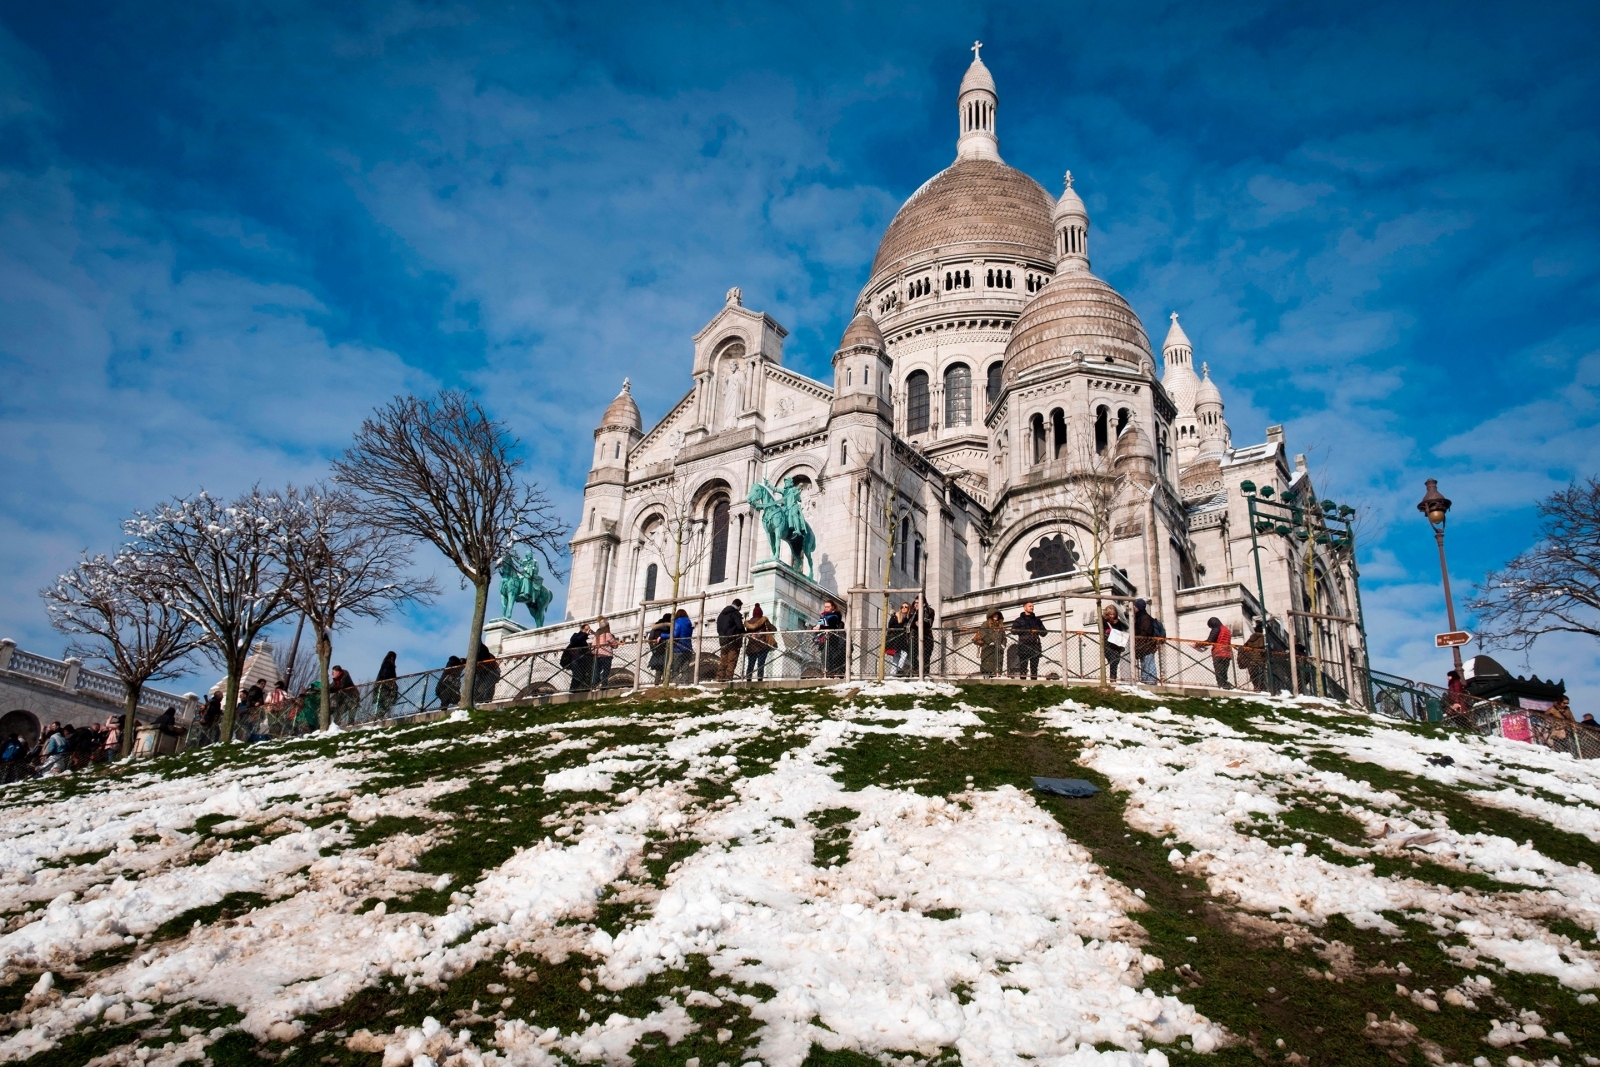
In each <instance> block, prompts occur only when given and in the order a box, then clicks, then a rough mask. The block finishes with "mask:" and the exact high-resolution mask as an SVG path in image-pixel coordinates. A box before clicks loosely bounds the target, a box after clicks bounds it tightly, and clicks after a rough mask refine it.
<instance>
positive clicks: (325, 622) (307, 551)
mask: <svg viewBox="0 0 1600 1067" xmlns="http://www.w3.org/2000/svg"><path fill="white" fill-rule="evenodd" d="M268 501H269V507H270V508H271V509H272V510H273V512H274V514H273V520H274V523H273V524H274V526H275V527H276V528H277V531H278V533H277V536H276V538H275V542H274V543H275V548H276V552H277V555H278V562H279V564H280V566H282V567H283V570H284V574H285V576H286V578H287V582H288V587H287V591H286V592H285V594H284V595H285V597H286V598H287V599H288V600H289V601H290V602H291V603H292V604H293V605H294V607H295V608H297V609H298V610H299V611H300V612H301V613H302V614H303V615H304V616H305V617H306V619H307V620H308V621H309V622H310V623H311V626H312V630H313V632H314V633H315V635H316V642H317V666H318V675H319V677H320V679H321V704H322V707H321V714H320V728H321V729H323V730H326V729H327V728H328V723H329V721H330V718H331V710H332V707H331V700H332V694H331V692H330V690H329V684H328V666H329V661H330V660H331V658H332V656H333V634H334V633H335V632H336V631H338V630H340V629H343V628H345V627H347V626H349V625H350V623H351V622H352V621H353V620H354V619H357V618H365V619H372V620H374V621H376V620H381V619H384V618H386V617H387V616H388V615H389V614H391V613H392V612H393V611H394V610H395V608H397V607H398V606H399V605H401V604H404V603H407V602H410V601H415V600H420V599H424V598H427V597H429V596H432V595H434V594H435V593H437V592H438V587H437V586H436V585H435V583H434V582H433V580H432V579H431V578H418V577H415V576H413V575H411V574H409V573H407V572H408V571H409V569H410V565H411V549H410V539H409V538H404V537H401V536H399V535H397V534H395V533H394V532H393V531H391V530H388V529H385V528H383V527H379V526H374V525H372V524H371V523H369V522H368V521H366V518H365V517H364V516H363V514H362V510H361V502H360V500H359V499H358V498H357V497H356V495H355V494H354V493H352V492H351V491H350V490H348V489H343V488H333V489H328V488H325V487H321V486H312V487H310V488H306V489H298V488H296V487H294V486H290V487H289V488H288V489H287V490H286V491H285V492H284V493H283V494H282V495H281V496H277V497H270V498H268Z"/></svg>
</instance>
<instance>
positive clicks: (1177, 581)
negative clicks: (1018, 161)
mask: <svg viewBox="0 0 1600 1067" xmlns="http://www.w3.org/2000/svg"><path fill="white" fill-rule="evenodd" d="M998 116H999V93H998V92H997V90H996V87H995V82H994V79H993V77H992V76H991V74H990V72H989V70H988V68H987V67H986V66H985V65H984V63H983V61H982V59H981V55H980V54H979V53H978V51H977V49H976V48H975V49H974V59H973V62H972V65H971V66H970V67H969V68H968V69H967V71H966V75H965V76H964V77H963V78H962V80H961V86H960V89H959V91H958V93H957V98H956V119H957V124H958V127H957V128H958V136H957V140H956V152H955V160H954V162H952V163H951V164H950V165H949V166H948V167H946V168H945V169H944V170H942V171H940V172H939V173H937V174H935V175H934V176H933V177H931V178H930V179H928V181H927V182H926V183H924V184H923V186H922V187H921V188H919V189H918V190H917V191H916V192H915V193H913V194H912V195H911V197H910V198H909V199H908V200H906V202H905V204H904V205H903V206H902V207H901V208H900V210H899V212H898V213H897V214H896V215H895V217H894V220H893V221H892V222H891V223H890V224H889V227H888V230H887V231H886V232H885V233H884V235H883V240H882V242H881V243H880V244H879V246H878V250H877V255H876V256H875V257H874V259H873V262H872V269H871V273H870V277H869V278H868V281H867V284H866V287H865V288H864V289H863V290H862V291H861V293H860V295H859V296H858V297H857V298H856V301H855V315H854V317H853V318H852V319H851V321H850V323H849V325H848V326H847V327H846V329H845V331H844V335H843V337H841V338H840V340H839V344H838V349H837V351H836V353H835V354H834V357H833V377H832V381H818V380H815V379H812V378H809V377H807V376H806V375H803V374H800V373H798V372H796V371H794V370H792V369H790V368H789V367H786V366H785V365H784V353H783V344H784V337H785V334H786V330H785V329H784V327H783V325H782V324H780V323H779V322H777V321H776V320H774V319H773V318H772V317H771V316H769V315H766V314H763V313H762V312H760V311H758V310H755V309H753V308H749V307H746V306H745V305H744V302H743V298H742V294H741V292H740V290H739V289H737V288H735V289H730V290H729V291H728V293H727V296H726V299H725V302H724V305H723V307H722V309H721V310H720V311H719V312H718V313H717V314H716V315H715V316H714V317H713V318H712V319H711V321H710V322H708V323H706V325H705V326H704V328H702V329H701V330H700V332H699V333H698V334H696V335H695V336H694V339H693V362H692V364H691V365H690V367H689V368H688V369H689V371H690V381H689V383H688V389H687V392H686V393H685V394H684V395H683V398H682V399H681V400H679V401H678V402H677V404H675V405H674V406H673V407H672V409H671V410H670V411H668V412H667V413H666V414H665V415H664V416H663V417H662V418H661V419H660V420H658V421H656V422H655V423H654V424H653V425H650V426H648V427H647V426H646V425H645V422H644V420H643V418H642V417H641V415H640V411H639V408H638V405H637V404H636V403H635V402H634V399H633V397H632V395H631V393H630V389H629V385H628V383H627V382H624V383H623V386H622V391H621V393H620V394H619V395H618V396H617V397H616V399H615V400H614V401H612V403H611V404H610V406H609V407H607V408H606V410H605V412H604V414H603V415H601V417H600V420H599V425H598V427H597V428H596V429H595V431H594V460H593V466H592V468H591V470H590V472H589V477H588V482H587V484H586V487H585V491H584V503H583V512H582V514H581V516H578V517H576V522H575V523H574V526H575V532H574V535H573V538H572V541H571V551H572V559H571V578H570V582H569V585H568V592H567V605H566V620H567V621H566V622H565V623H564V624H562V625H559V626H552V627H546V628H543V629H538V630H525V629H521V628H519V627H518V626H516V625H514V624H509V623H504V622H497V623H491V624H490V630H489V632H488V636H489V637H490V638H491V641H492V643H491V647H494V648H496V649H498V650H502V651H503V652H505V653H515V652H519V651H532V650H536V649H543V648H547V647H557V646H559V645H560V644H561V643H562V640H563V639H564V634H565V633H567V632H570V631H571V629H572V628H573V626H574V625H576V624H577V623H578V622H581V621H586V620H594V619H596V618H598V617H601V616H605V617H607V618H608V619H609V620H610V621H611V622H612V625H613V627H614V628H615V629H616V630H617V631H618V632H621V633H631V632H633V631H634V629H635V628H638V627H640V626H641V624H642V621H643V615H642V614H641V604H644V603H649V604H651V605H652V608H651V611H650V612H649V614H650V621H654V616H655V612H656V610H658V609H657V607H656V605H658V604H659V603H660V602H663V601H671V600H674V599H683V600H687V599H690V598H699V597H700V596H701V595H702V594H705V595H706V597H707V599H708V601H709V602H710V603H711V604H712V605H713V613H714V610H715V608H717V607H720V606H721V605H722V604H724V603H726V602H728V601H730V600H732V599H734V598H739V599H741V600H742V601H743V602H744V604H745V605H746V607H747V609H748V606H749V605H751V604H752V603H757V602H759V603H762V604H764V606H765V611H766V613H767V614H768V615H769V616H771V617H772V618H773V620H774V622H775V623H776V624H777V625H778V627H779V628H780V629H800V628H805V627H807V626H809V625H811V624H812V623H813V622H814V621H815V620H816V618H817V614H818V612H819V610H820V605H821V601H822V599H823V598H828V599H832V600H834V601H835V602H837V603H838V605H839V606H840V608H841V609H843V610H844V611H845V613H846V615H847V617H849V618H850V620H851V621H850V625H851V626H853V627H854V626H861V627H874V626H878V625H881V621H882V619H881V612H882V606H881V605H882V602H883V597H882V595H881V594H882V591H883V590H885V589H892V590H896V591H899V592H897V593H896V594H894V596H895V599H897V600H898V599H909V598H910V597H911V596H914V595H917V594H918V593H924V594H925V596H926V602H927V603H928V604H929V605H930V606H931V607H932V608H933V610H934V611H935V613H936V614H937V617H938V619H939V620H940V624H941V625H943V626H947V627H970V626H975V625H977V624H978V623H979V622H981V620H982V619H983V618H984V616H986V615H987V614H988V613H989V612H990V611H992V610H995V609H999V610H1000V611H1001V612H1002V613H1003V614H1004V616H1005V618H1007V619H1010V618H1012V617H1013V615H1014V614H1015V612H1016V611H1017V610H1018V609H1019V608H1020V606H1021V605H1022V604H1023V603H1025V602H1027V601H1035V602H1037V603H1038V604H1039V613H1040V615H1041V616H1047V615H1051V616H1054V617H1055V618H1054V620H1053V621H1051V622H1050V629H1052V630H1054V629H1056V628H1057V627H1058V626H1059V627H1063V628H1066V629H1083V630H1093V629H1094V626H1095V624H1094V605H1093V599H1092V598H1093V596H1095V595H1097V594H1098V595H1104V596H1121V597H1133V596H1139V597H1142V598H1144V599H1146V600H1148V602H1149V603H1150V605H1151V610H1152V611H1153V612H1154V613H1155V614H1156V615H1157V616H1158V617H1159V618H1161V619H1162V620H1164V623H1165V627H1166V630H1167V632H1168V633H1169V634H1170V635H1173V636H1181V637H1185V638H1192V639H1199V638H1202V637H1204V636H1205V634H1206V624H1205V621H1206V620H1207V619H1208V618H1210V617H1213V616H1215V617H1220V618H1221V619H1223V620H1224V621H1225V622H1226V623H1227V624H1228V625H1229V627H1230V628H1232V629H1233V631H1234V632H1235V633H1248V632H1250V630H1251V628H1252V627H1253V625H1254V624H1255V623H1256V622H1257V621H1258V620H1269V619H1270V620H1275V621H1276V624H1279V625H1285V624H1287V623H1288V620H1289V615H1288V612H1289V611H1290V610H1291V609H1294V610H1299V611H1305V610H1306V609H1308V608H1316V609H1317V611H1316V612H1313V613H1312V614H1320V615H1323V616H1327V617H1332V618H1337V617H1340V616H1344V617H1349V616H1350V613H1351V611H1352V608H1351V597H1352V595H1353V593H1354V582H1355V574H1354V572H1353V568H1352V565H1351V563H1350V561H1349V560H1348V559H1347V558H1340V557H1339V556H1337V555H1336V554H1331V553H1329V552H1328V551H1327V550H1325V549H1323V548H1319V547H1318V546H1317V545H1316V544H1315V543H1313V544H1311V545H1310V546H1309V547H1301V546H1297V545H1295V544H1294V543H1293V541H1292V539H1289V538H1282V537H1271V538H1264V539H1256V540H1255V541H1254V542H1253V539H1252V536H1251V535H1252V529H1251V518H1250V514H1249V512H1248V510H1247V509H1248V503H1247V500H1246V496H1245V494H1244V493H1243V492H1241V489H1240V486H1241V485H1242V484H1243V483H1246V482H1250V483H1253V484H1254V485H1255V486H1258V487H1271V488H1273V489H1275V490H1276V491H1277V492H1278V493H1280V494H1281V493H1282V492H1283V491H1284V490H1294V491H1297V492H1301V493H1303V494H1304V497H1303V498H1304V499H1313V500H1314V499H1315V493H1314V492H1312V491H1311V487H1310V484H1309V479H1310V475H1309V472H1308V471H1307V470H1306V465H1305V461H1304V458H1303V457H1295V458H1293V459H1291V458H1290V456H1289V454H1288V452H1287V449H1286V444H1285V441H1284V436H1283V431H1282V428H1281V427H1269V428H1268V429H1267V432H1266V440H1265V441H1262V442H1259V443H1255V444H1250V445H1246V446H1242V447H1241V446H1238V445H1236V444H1235V442H1234V441H1233V439H1232V436H1231V433H1230V431H1229V428H1228V423H1227V419H1226V417H1225V414H1224V404H1223V397H1222V393H1221V390H1219V389H1218V387H1217V385H1216V384H1215V383H1214V382H1213V381H1212V380H1211V377H1210V374H1209V370H1208V368H1207V366H1206V365H1205V364H1204V363H1202V364H1200V365H1199V370H1198V371H1197V370H1196V363H1195V346H1194V344H1193V342H1191V340H1190V338H1189V336H1188V335H1187V334H1186V333H1185V330H1184V327H1183V325H1182V324H1181V323H1180V321H1179V316H1178V314H1177V313H1173V314H1172V315H1171V317H1170V322H1169V323H1167V324H1166V325H1167V330H1166V337H1165V340H1164V341H1163V343H1162V346H1161V358H1160V365H1159V367H1158V365H1157V360H1156V355H1155V352H1154V350H1153V348H1152V346H1151V343H1150V340H1149V337H1148V335H1147V334H1146V332H1145V327H1144V324H1143V323H1142V322H1141V321H1140V319H1139V317H1138V315H1136V314H1135V313H1134V311H1133V309H1132V307H1130V306H1129V304H1128V302H1127V301H1126V300H1125V299H1123V297H1122V296H1121V295H1120V294H1119V293H1118V292H1117V291H1116V290H1115V289H1113V288H1112V287H1111V286H1110V285H1109V284H1107V283H1106V282H1105V281H1103V280H1101V279H1100V278H1098V277H1096V276H1095V274H1094V273H1093V271H1092V269H1091V249H1092V247H1093V239H1092V236H1091V232H1092V231H1091V227H1090V219H1089V213H1088V211H1087V209H1086V208H1085V206H1084V202H1083V200H1082V198H1081V197H1080V196H1079V194H1078V192H1077V190H1076V189H1075V188H1074V186H1073V179H1072V175H1071V173H1070V172H1069V173H1067V174H1066V177H1065V180H1064V181H1063V183H1062V187H1061V192H1060V195H1059V196H1052V195H1051V194H1050V192H1049V191H1048V190H1047V189H1045V188H1044V187H1043V186H1041V185H1040V184H1039V183H1038V182H1036V181H1035V180H1034V179H1033V178H1031V177H1030V176H1028V175H1026V174H1024V173H1022V172H1021V171H1019V170H1016V169H1015V168H1013V167H1010V166H1008V165H1007V164H1006V163H1005V161H1004V160H1003V159H1002V158H1001V154H1000V139H999V135H998V132H997V131H998ZM761 485H764V486H766V487H768V488H769V489H772V490H778V489H779V487H783V486H789V487H790V491H791V494H792V493H793V492H794V491H795V490H798V497H799V501H800V504H799V507H800V509H801V510H802V511H803V513H804V515H805V516H806V519H807V521H808V523H809V525H810V527H811V530H812V531H813V533H814V536H815V542H816V545H815V550H814V552H813V553H812V557H811V559H810V560H809V563H810V566H809V567H806V566H805V565H804V562H805V561H795V562H796V563H799V564H800V565H799V566H795V565H791V563H790V558H791V557H790V556H789V555H788V554H787V552H786V551H785V550H784V549H782V548H781V547H780V550H779V555H780V556H781V557H782V558H781V559H774V558H773V552H772V546H771V545H770V544H769V543H768V541H767V539H766V538H765V537H764V536H763V532H762V529H761V513H760V511H759V508H758V505H759V503H760V500H761V499H762V495H761V494H762V492H763V490H761V489H758V488H757V487H758V486H761ZM1263 491H1264V490H1263ZM1263 600H1264V601H1265V602H1264V603H1263ZM1324 629H1326V627H1324ZM1344 630H1345V632H1340V633H1338V634H1336V635H1334V636H1333V637H1332V638H1324V643H1326V644H1327V648H1326V649H1325V651H1326V652H1327V654H1328V655H1329V656H1330V657H1333V656H1340V657H1349V656H1351V655H1352V654H1353V652H1352V649H1353V647H1354V644H1355V643H1358V642H1359V636H1358V635H1357V634H1356V633H1355V632H1354V629H1353V628H1351V627H1345V628H1344ZM1307 636H1308V637H1310V636H1312V635H1310V634H1309V633H1308V634H1307ZM1313 640H1316V638H1314V637H1313Z"/></svg>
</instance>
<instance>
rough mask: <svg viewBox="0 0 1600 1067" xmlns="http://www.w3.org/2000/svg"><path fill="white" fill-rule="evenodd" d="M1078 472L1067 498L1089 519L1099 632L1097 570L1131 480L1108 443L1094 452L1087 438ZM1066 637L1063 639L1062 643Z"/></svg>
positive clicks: (1101, 609)
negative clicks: (1120, 466) (1118, 508)
mask: <svg viewBox="0 0 1600 1067" xmlns="http://www.w3.org/2000/svg"><path fill="white" fill-rule="evenodd" d="M1077 468H1078V469H1077V471H1076V472H1075V473H1074V474H1072V475H1070V476H1069V477H1068V479H1067V481H1066V483H1065V486H1064V491H1065V496H1066V499H1067V500H1068V502H1069V504H1070V506H1071V507H1073V508H1074V509H1076V510H1077V511H1079V512H1081V513H1082V514H1083V515H1085V516H1086V517H1087V518H1088V523H1087V525H1088V531H1089V539H1090V541H1092V542H1093V552H1092V554H1091V556H1090V561H1089V581H1090V584H1091V585H1092V587H1093V589H1094V624H1095V631H1096V632H1097V633H1098V632H1099V631H1100V628H1101V626H1102V625H1103V623H1102V622H1101V619H1102V618H1103V617H1104V616H1103V614H1102V613H1103V612H1104V611H1105V601H1104V600H1103V599H1102V594H1103V591H1104V590H1103V587H1102V585H1101V580H1100V573H1101V571H1102V569H1103V568H1104V562H1105V556H1106V549H1107V548H1108V547H1109V546H1110V544H1111V540H1112V535H1113V530H1112V523H1113V521H1114V520H1115V517H1116V512H1117V507H1118V506H1119V504H1120V503H1121V501H1122V498H1123V496H1124V494H1125V493H1126V492H1127V489H1128V486H1129V484H1130V480H1129V478H1128V476H1127V475H1126V474H1122V473H1119V472H1118V471H1117V469H1116V460H1115V454H1114V449H1113V448H1112V447H1111V446H1109V445H1108V446H1107V447H1106V448H1105V449H1103V450H1100V451H1096V450H1095V448H1094V447H1093V445H1092V444H1091V443H1090V442H1089V441H1088V439H1087V438H1083V437H1080V438H1079V440H1078V463H1077ZM1065 623H1066V620H1062V630H1063V631H1065V629H1066V625H1065ZM1065 640H1066V638H1065V637H1063V638H1062V641H1063V642H1064V641H1065ZM1107 681H1108V679H1107V677H1106V657H1105V656H1104V655H1102V656H1101V657H1100V684H1101V685H1105V684H1106V682H1107Z"/></svg>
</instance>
